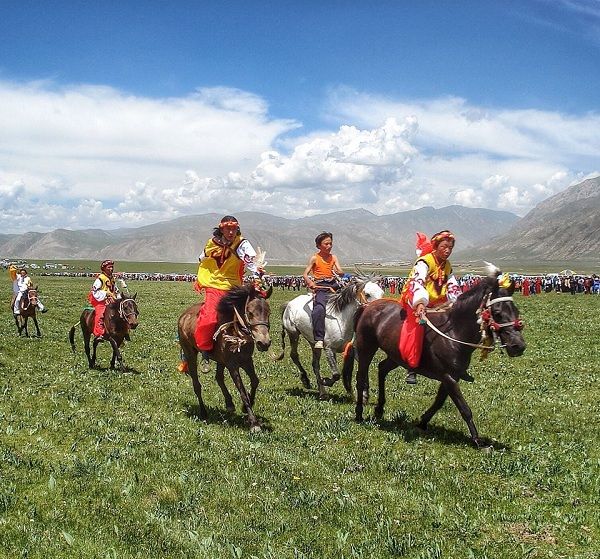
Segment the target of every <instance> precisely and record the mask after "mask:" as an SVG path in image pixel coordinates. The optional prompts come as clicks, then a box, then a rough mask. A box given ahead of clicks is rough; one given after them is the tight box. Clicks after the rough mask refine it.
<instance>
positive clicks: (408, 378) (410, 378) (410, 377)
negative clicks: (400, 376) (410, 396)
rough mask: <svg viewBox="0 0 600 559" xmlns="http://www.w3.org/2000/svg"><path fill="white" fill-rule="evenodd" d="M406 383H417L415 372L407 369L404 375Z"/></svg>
mask: <svg viewBox="0 0 600 559" xmlns="http://www.w3.org/2000/svg"><path fill="white" fill-rule="evenodd" d="M406 384H417V373H415V372H414V371H408V374H407V375H406Z"/></svg>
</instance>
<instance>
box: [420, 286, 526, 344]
mask: <svg viewBox="0 0 600 559" xmlns="http://www.w3.org/2000/svg"><path fill="white" fill-rule="evenodd" d="M509 301H510V302H512V301H513V298H512V297H511V296H506V297H496V298H495V299H492V294H491V293H488V296H487V300H486V301H484V302H482V303H481V305H480V307H479V309H478V310H477V314H478V315H479V318H478V319H477V322H479V324H480V330H481V343H479V344H473V343H471V342H465V341H463V340H457V339H456V338H453V337H452V336H448V334H445V333H444V332H442V331H441V330H440V329H439V328H437V327H436V326H435V325H434V324H433V323H432V322H431V321H430V320H429V318H427V315H425V316H424V317H423V320H424V321H425V323H426V324H427V325H428V326H429V327H430V328H431V329H432V330H433V331H434V332H436V333H438V334H439V335H440V336H443V337H444V338H446V339H448V340H450V341H453V342H456V343H458V344H463V345H466V346H469V347H473V348H475V349H483V350H484V351H485V352H486V354H487V353H489V352H490V351H493V350H494V349H495V348H496V347H498V348H499V349H502V348H504V347H506V344H502V340H501V339H500V335H499V334H500V330H502V328H510V327H513V328H514V329H515V330H522V329H523V326H524V325H523V321H522V320H521V319H519V318H516V319H515V320H513V321H512V322H502V323H498V322H496V321H495V319H494V316H493V313H492V306H493V305H495V304H497V303H506V302H509ZM488 332H491V334H492V340H490V339H489V334H488Z"/></svg>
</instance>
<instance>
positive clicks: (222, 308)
mask: <svg viewBox="0 0 600 559" xmlns="http://www.w3.org/2000/svg"><path fill="white" fill-rule="evenodd" d="M253 294H256V290H255V289H254V286H252V285H242V286H239V287H234V288H232V289H230V290H229V291H228V292H227V294H226V295H225V296H223V297H222V298H221V300H220V301H219V304H218V305H217V313H218V314H220V315H221V316H223V317H225V320H228V319H229V318H231V317H232V316H233V308H234V307H235V308H236V309H238V310H239V311H242V312H243V311H244V307H245V305H246V301H247V300H248V298H252V295H253Z"/></svg>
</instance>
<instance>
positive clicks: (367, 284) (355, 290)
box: [275, 277, 383, 398]
mask: <svg viewBox="0 0 600 559" xmlns="http://www.w3.org/2000/svg"><path fill="white" fill-rule="evenodd" d="M382 296H383V289H381V287H379V285H377V283H376V282H375V278H366V277H353V278H352V279H351V280H350V281H348V282H347V283H346V285H344V286H343V287H342V288H341V289H340V290H339V291H337V292H336V293H333V294H332V295H331V296H330V297H329V301H328V302H327V313H326V315H325V340H324V342H323V345H324V350H325V356H326V358H327V362H328V364H329V368H330V369H331V372H332V373H333V376H332V378H324V379H321V374H320V360H321V350H320V349H315V339H314V336H313V327H312V320H311V315H312V308H313V295H312V294H307V295H298V297H296V298H294V299H292V300H291V301H289V302H288V303H286V305H285V306H284V307H283V309H282V314H283V315H282V320H281V322H282V329H281V345H282V349H281V353H280V354H279V355H278V356H277V357H275V359H276V360H277V361H279V360H281V359H283V357H284V355H285V335H286V333H287V335H288V337H289V338H290V357H291V359H292V361H293V362H294V363H295V365H296V367H298V370H299V371H300V380H301V381H302V384H303V385H304V387H305V388H310V381H309V379H308V376H307V374H306V370H305V369H304V367H303V366H302V363H301V362H300V358H299V355H298V342H299V340H300V336H302V337H303V338H304V339H305V340H307V341H308V342H309V343H310V345H311V347H312V368H313V372H314V373H315V377H316V379H317V385H318V387H319V397H320V398H326V397H327V389H326V388H325V386H331V385H333V383H334V382H336V381H337V380H339V378H340V372H339V370H338V366H337V355H336V354H338V353H341V352H343V351H344V348H345V346H346V344H347V343H348V342H349V341H350V340H351V339H352V335H353V334H354V313H355V312H356V310H357V309H358V308H359V307H360V306H361V305H364V304H366V303H369V302H371V301H374V300H375V299H381V297H382Z"/></svg>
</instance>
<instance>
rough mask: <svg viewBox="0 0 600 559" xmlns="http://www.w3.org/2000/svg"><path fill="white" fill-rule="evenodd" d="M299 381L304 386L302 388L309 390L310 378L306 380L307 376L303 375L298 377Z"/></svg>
mask: <svg viewBox="0 0 600 559" xmlns="http://www.w3.org/2000/svg"><path fill="white" fill-rule="evenodd" d="M300 381H301V382H302V386H304V388H306V389H307V390H310V388H311V387H310V380H308V379H307V378H304V377H300Z"/></svg>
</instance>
